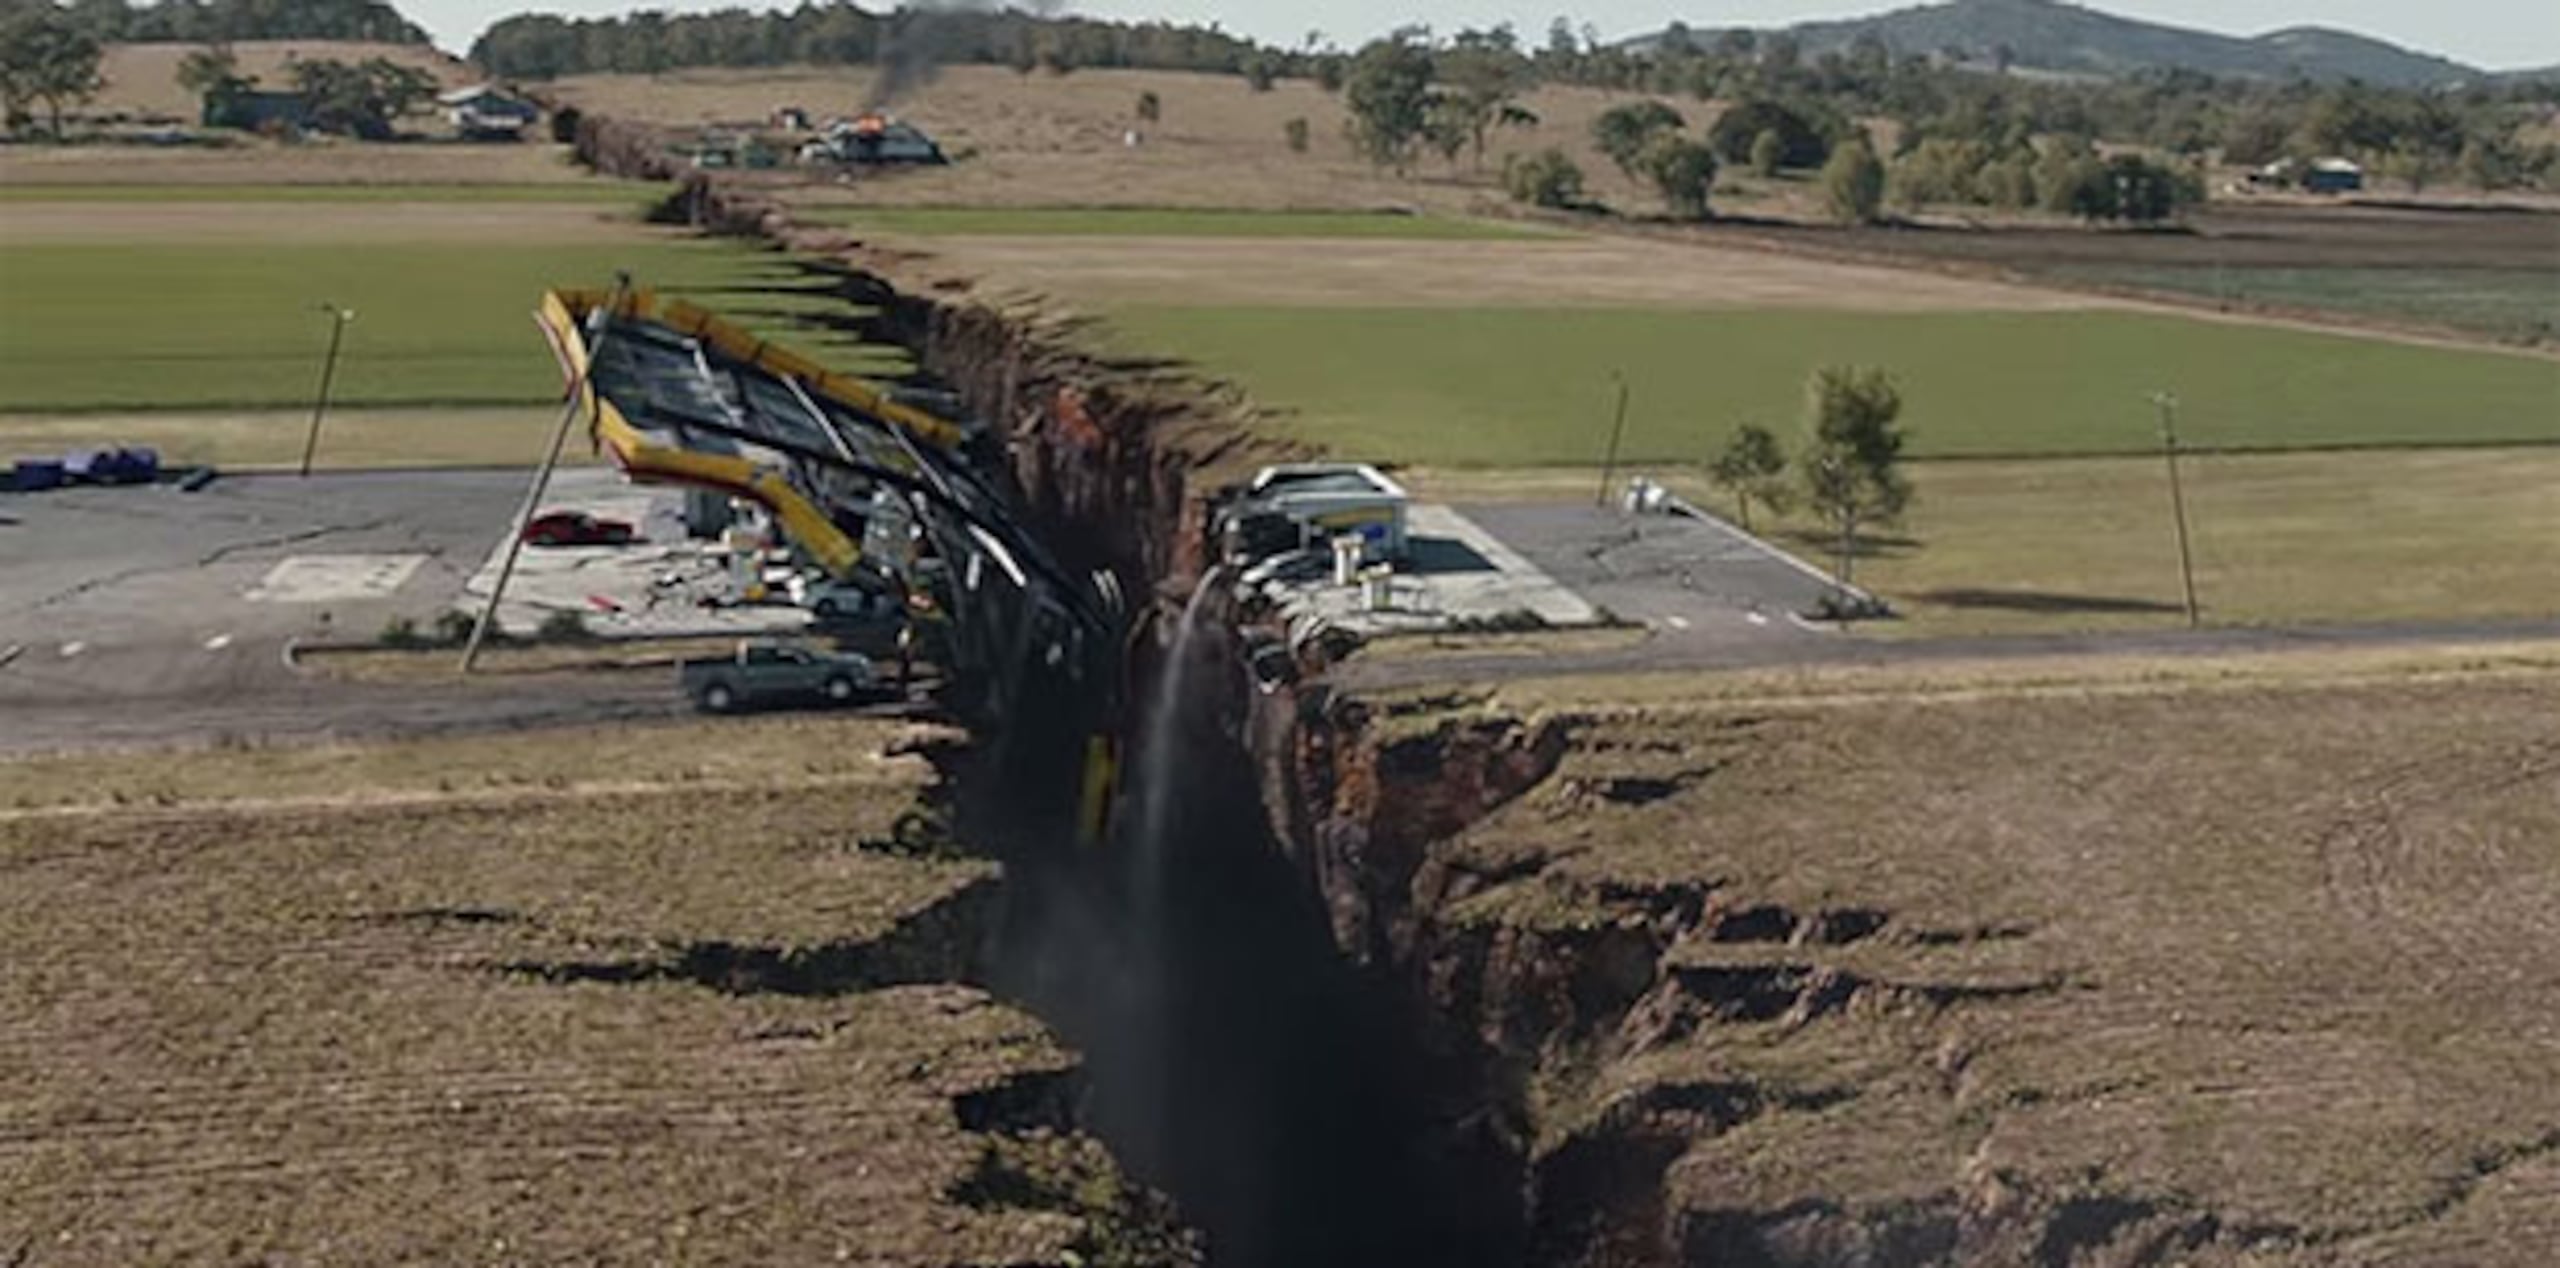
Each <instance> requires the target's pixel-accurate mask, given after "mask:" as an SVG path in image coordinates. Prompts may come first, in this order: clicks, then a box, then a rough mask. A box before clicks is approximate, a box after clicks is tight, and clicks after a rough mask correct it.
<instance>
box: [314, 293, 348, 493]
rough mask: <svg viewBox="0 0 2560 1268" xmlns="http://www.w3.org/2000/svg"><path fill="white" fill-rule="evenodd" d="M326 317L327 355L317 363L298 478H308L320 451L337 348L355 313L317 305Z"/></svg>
mask: <svg viewBox="0 0 2560 1268" xmlns="http://www.w3.org/2000/svg"><path fill="white" fill-rule="evenodd" d="M319 309H320V311H321V312H324V313H327V314H329V355H328V356H327V357H326V358H325V359H323V360H322V361H321V362H320V395H319V397H318V398H317V399H315V400H313V401H312V403H311V430H310V431H309V432H308V433H307V434H305V435H304V436H303V438H302V474H303V477H304V478H305V479H308V478H309V477H310V475H311V455H312V454H314V453H316V452H318V451H319V449H320V420H321V418H322V417H324V416H326V415H327V414H328V412H329V385H330V383H332V382H333V381H335V380H336V379H337V377H338V345H339V344H340V343H341V342H343V341H344V340H345V338H346V334H347V323H348V322H351V321H354V320H355V319H356V310H354V309H352V308H340V307H338V306H337V305H336V304H328V303H324V304H321V305H319Z"/></svg>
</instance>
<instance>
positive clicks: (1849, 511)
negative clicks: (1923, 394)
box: [1798, 366, 1911, 586]
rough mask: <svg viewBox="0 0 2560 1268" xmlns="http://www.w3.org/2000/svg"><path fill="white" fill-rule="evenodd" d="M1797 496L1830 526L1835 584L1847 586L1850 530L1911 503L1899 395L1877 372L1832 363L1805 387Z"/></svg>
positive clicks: (1853, 536)
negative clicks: (1835, 541)
mask: <svg viewBox="0 0 2560 1268" xmlns="http://www.w3.org/2000/svg"><path fill="white" fill-rule="evenodd" d="M1806 411H1807V413H1808V415H1809V417H1808V418H1807V420H1806V429H1805V430H1806V435H1805V451H1804V456H1803V458H1802V459H1801V460H1799V464H1798V465H1799V467H1800V469H1801V470H1802V471H1803V472H1804V491H1805V499H1806V501H1807V502H1808V503H1809V504H1810V505H1811V506H1812V508H1813V510H1814V512H1815V513H1816V514H1818V515H1820V516H1821V517H1822V518H1823V521H1824V522H1825V523H1827V524H1828V525H1830V526H1831V527H1832V528H1833V529H1835V530H1837V533H1838V538H1839V549H1840V564H1839V569H1838V574H1839V578H1840V584H1842V585H1844V586H1845V585H1848V584H1849V578H1850V573H1851V569H1852V567H1853V563H1854V560H1855V557H1856V554H1857V544H1858V530H1859V529H1860V528H1862V527H1866V526H1868V525H1873V524H1887V523H1891V522H1892V521H1893V520H1894V519H1896V518H1897V517H1899V516H1900V515H1901V514H1902V512H1903V509H1904V508H1905V507H1908V506H1909V505H1911V482H1910V480H1908V479H1907V478H1905V477H1904V476H1903V474H1902V441H1903V435H1902V429H1901V428H1900V427H1898V426H1897V425H1896V421H1897V420H1898V419H1900V418H1901V417H1902V393H1901V392H1900V391H1899V390H1898V389H1896V388H1895V387H1894V385H1893V379H1892V378H1891V376H1889V375H1887V374H1886V373H1885V372H1884V371H1882V370H1868V369H1859V368H1856V367H1854V366H1833V367H1831V368H1828V369H1823V370H1817V371H1815V372H1814V376H1813V380H1812V382H1811V383H1810V384H1808V385H1807V391H1806Z"/></svg>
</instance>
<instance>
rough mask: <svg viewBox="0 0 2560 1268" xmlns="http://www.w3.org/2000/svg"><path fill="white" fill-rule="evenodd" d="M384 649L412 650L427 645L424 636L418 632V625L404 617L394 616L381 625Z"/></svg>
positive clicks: (380, 640) (381, 638)
mask: <svg viewBox="0 0 2560 1268" xmlns="http://www.w3.org/2000/svg"><path fill="white" fill-rule="evenodd" d="M376 641H378V642H380V643H381V644H382V645H383V646H385V647H399V648H412V647H424V646H426V645H427V639H426V636H425V635H423V634H420V633H419V632H418V623H417V622H416V621H413V620H410V619H409V618H408V617H405V616H395V617H393V618H391V619H390V620H388V621H385V622H383V623H382V634H381V637H380V638H379V639H378V640H376Z"/></svg>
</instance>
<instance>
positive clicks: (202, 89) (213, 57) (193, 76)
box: [177, 41, 258, 98]
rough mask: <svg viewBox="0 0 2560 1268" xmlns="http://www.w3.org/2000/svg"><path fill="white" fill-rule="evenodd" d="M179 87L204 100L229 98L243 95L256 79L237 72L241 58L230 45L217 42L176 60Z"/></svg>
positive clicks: (254, 83) (253, 84)
mask: <svg viewBox="0 0 2560 1268" xmlns="http://www.w3.org/2000/svg"><path fill="white" fill-rule="evenodd" d="M177 80H178V87H180V88H183V89H185V90H186V91H187V92H188V93H190V94H192V95H194V96H197V97H204V98H214V97H228V96H231V95H233V94H235V93H240V92H245V91H247V90H248V89H249V88H251V87H253V86H255V85H256V84H257V82H258V81H257V80H255V79H253V78H251V77H249V76H246V75H243V74H241V73H240V59H239V58H238V57H237V56H235V55H234V54H233V53H232V51H231V45H230V44H228V43H225V42H222V41H216V42H214V43H211V44H207V45H205V46H204V47H203V48H200V49H197V50H195V51H194V52H191V53H189V54H187V55H186V56H185V57H182V58H180V59H178V74H177Z"/></svg>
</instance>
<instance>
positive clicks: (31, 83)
mask: <svg viewBox="0 0 2560 1268" xmlns="http://www.w3.org/2000/svg"><path fill="white" fill-rule="evenodd" d="M105 55H106V49H105V48H104V46H102V45H100V44H99V43H98V37H97V36H95V35H92V34H90V33H89V31H88V30H87V29H86V28H84V27H82V26H80V25H79V24H77V23H75V22H73V21H72V20H71V18H70V17H69V16H68V15H67V14H65V13H63V12H62V11H61V10H59V9H56V8H54V7H53V6H52V5H50V4H39V5H35V6H32V7H31V8H27V9H23V10H20V11H19V12H17V13H16V14H15V15H13V16H11V17H9V18H8V19H7V20H6V21H5V22H0V105H5V106H6V109H7V113H9V114H10V115H13V116H14V115H17V114H19V113H20V112H21V111H22V110H23V109H24V103H26V102H29V101H41V102H43V103H44V106H45V120H46V130H47V131H49V132H51V133H52V134H53V139H54V140H56V141H59V140H61V139H62V109H63V107H64V106H66V105H74V104H77V103H80V102H84V101H87V100H89V99H90V98H91V97H94V96H97V95H98V90H99V89H100V88H103V87H105V86H106V82H107V81H106V80H104V79H102V78H100V77H99V75H98V62H99V60H100V59H101V58H103V57H104V56H105Z"/></svg>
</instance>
